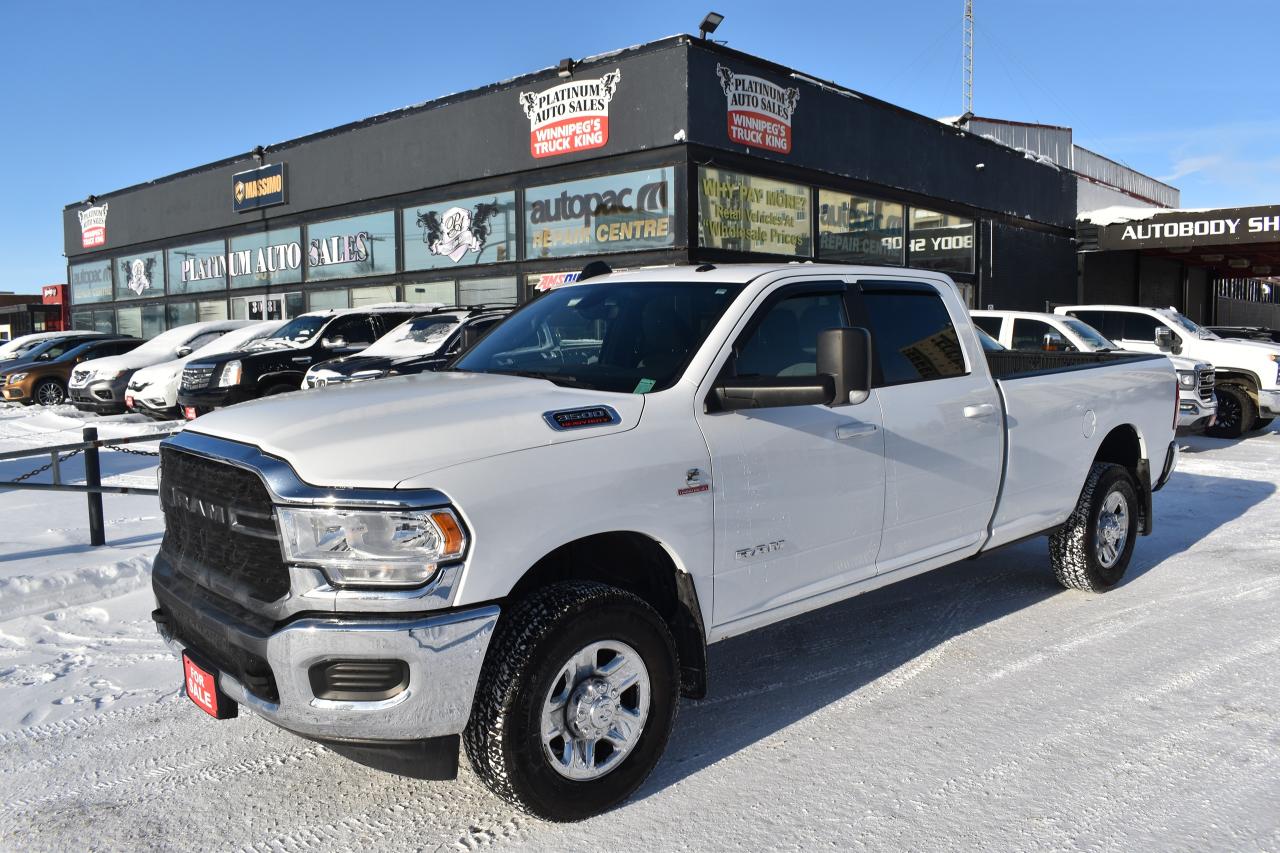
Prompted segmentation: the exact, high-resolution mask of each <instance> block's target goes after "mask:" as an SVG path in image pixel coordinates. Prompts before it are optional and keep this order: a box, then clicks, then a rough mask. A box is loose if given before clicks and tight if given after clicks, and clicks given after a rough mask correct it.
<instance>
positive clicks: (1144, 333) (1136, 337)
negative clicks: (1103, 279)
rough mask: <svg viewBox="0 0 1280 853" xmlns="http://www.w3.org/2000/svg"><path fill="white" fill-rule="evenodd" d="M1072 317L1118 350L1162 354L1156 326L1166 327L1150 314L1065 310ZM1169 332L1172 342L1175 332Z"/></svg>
mask: <svg viewBox="0 0 1280 853" xmlns="http://www.w3.org/2000/svg"><path fill="white" fill-rule="evenodd" d="M1067 313H1068V314H1069V315H1070V316H1072V317H1075V318H1076V319H1078V320H1081V321H1083V322H1085V323H1088V324H1089V325H1090V326H1093V327H1094V328H1095V329H1097V330H1098V331H1099V332H1102V336H1103V337H1105V338H1110V339H1111V340H1112V341H1115V343H1116V345H1118V346H1119V347H1120V349H1125V350H1132V351H1135V352H1155V353H1159V352H1163V350H1161V349H1160V347H1158V346H1156V327H1157V326H1169V324H1168V323H1166V322H1164V321H1163V320H1161V319H1160V318H1159V317H1157V316H1156V315H1154V314H1147V313H1145V312H1142V311H1115V310H1111V309H1108V310H1106V311H1069V312H1067ZM1169 328H1170V329H1172V330H1173V334H1174V337H1175V339H1177V338H1179V337H1180V336H1179V334H1178V331H1179V330H1178V329H1176V328H1175V327H1173V326H1169Z"/></svg>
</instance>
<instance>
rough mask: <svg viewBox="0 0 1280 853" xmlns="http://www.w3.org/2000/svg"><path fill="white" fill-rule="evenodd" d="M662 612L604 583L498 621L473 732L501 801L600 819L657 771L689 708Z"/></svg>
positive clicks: (472, 744) (530, 602) (471, 746)
mask: <svg viewBox="0 0 1280 853" xmlns="http://www.w3.org/2000/svg"><path fill="white" fill-rule="evenodd" d="M679 673H680V666H679V660H678V657H677V653H676V647H675V641H674V640H673V639H672V637H671V632H670V630H668V628H667V625H666V623H665V622H664V621H663V619H662V617H661V616H659V615H658V613H657V612H656V611H655V610H654V609H653V608H652V607H650V606H649V605H648V604H646V603H645V602H644V601H643V600H641V599H640V598H638V597H636V596H634V595H632V594H631V593H628V592H624V591H622V590H620V589H616V588H614V587H610V586H607V585H605V584H600V583H589V582H569V583H559V584H554V585H552V586H549V587H546V588H545V589H543V590H540V591H538V592H536V593H534V594H533V595H531V596H530V597H529V598H526V599H525V600H523V601H521V602H520V603H519V604H517V605H516V606H515V607H514V608H512V609H511V611H509V612H508V613H506V614H504V615H503V619H502V620H501V622H500V623H499V625H498V629H497V632H496V633H495V635H494V638H493V642H492V643H490V645H489V652H488V655H487V656H486V658H485V663H484V667H483V669H482V670H481V673H480V683H479V685H478V687H477V690H476V698H475V704H474V705H473V707H472V711H471V719H470V721H469V722H468V724H467V729H466V731H465V733H464V734H463V742H464V744H465V745H466V750H467V757H468V758H469V759H470V761H471V765H472V767H473V768H475V771H476V773H477V775H479V776H480V778H481V779H482V780H483V781H484V783H485V785H487V786H488V787H489V789H490V790H492V791H493V792H494V793H495V794H497V795H498V796H500V797H502V798H503V799H505V800H507V801H508V802H510V803H512V804H513V805H515V806H517V807H519V808H521V809H524V810H525V811H527V812H529V813H531V814H533V815H536V816H537V817H540V818H544V819H546V820H554V821H574V820H582V819H583V818H587V817H591V816H592V815H597V814H600V813H601V812H603V811H606V810H607V809H609V808H612V807H613V806H615V805H617V804H618V803H620V802H622V801H623V800H625V799H626V798H627V797H629V796H630V795H631V794H632V793H633V792H634V791H635V790H636V788H638V787H639V786H640V784H641V783H642V782H644V780H645V778H646V777H648V775H649V773H650V771H652V770H653V768H654V766H655V765H656V764H657V763H658V759H659V758H661V756H662V752H663V750H664V749H665V748H666V745H667V739H668V737H669V736H670V734H671V726H672V723H673V722H674V720H675V714H676V705H677V702H678V700H679V683H680V682H679Z"/></svg>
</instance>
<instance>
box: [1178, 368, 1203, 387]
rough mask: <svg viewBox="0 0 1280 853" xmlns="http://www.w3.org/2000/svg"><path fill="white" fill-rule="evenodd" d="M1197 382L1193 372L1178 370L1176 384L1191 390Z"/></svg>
mask: <svg viewBox="0 0 1280 853" xmlns="http://www.w3.org/2000/svg"><path fill="white" fill-rule="evenodd" d="M1199 384H1200V379H1199V377H1197V376H1196V375H1195V373H1193V372H1192V371H1190V370H1179V371H1178V385H1179V386H1180V387H1182V388H1186V389H1187V390H1188V391H1193V390H1195V388H1196V386H1197V385H1199Z"/></svg>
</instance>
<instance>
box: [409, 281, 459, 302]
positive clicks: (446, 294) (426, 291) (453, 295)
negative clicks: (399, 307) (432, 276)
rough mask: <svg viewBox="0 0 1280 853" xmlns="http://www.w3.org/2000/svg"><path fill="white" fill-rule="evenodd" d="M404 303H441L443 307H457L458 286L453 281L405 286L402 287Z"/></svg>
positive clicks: (416, 283)
mask: <svg viewBox="0 0 1280 853" xmlns="http://www.w3.org/2000/svg"><path fill="white" fill-rule="evenodd" d="M404 301H405V302H414V303H425V302H441V303H444V304H445V305H457V304H458V285H457V282H455V281H454V280H453V279H449V280H448V281H424V282H415V283H414V284H406V285H405V286H404Z"/></svg>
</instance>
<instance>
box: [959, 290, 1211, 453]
mask: <svg viewBox="0 0 1280 853" xmlns="http://www.w3.org/2000/svg"><path fill="white" fill-rule="evenodd" d="M970 314H971V315H972V316H973V322H974V325H976V326H977V327H978V328H980V329H982V330H983V331H985V332H986V333H987V334H989V335H991V337H993V338H995V339H996V340H998V341H999V342H1000V343H1001V344H1003V345H1004V346H1006V347H1008V348H1009V349H1011V350H1017V351H1020V352H1063V351H1066V352H1071V351H1075V352H1111V351H1116V350H1120V349H1123V347H1120V346H1119V345H1117V344H1115V343H1113V342H1112V341H1111V340H1109V339H1108V338H1106V337H1105V336H1104V335H1103V334H1102V333H1101V332H1099V331H1098V330H1097V329H1095V328H1093V326H1090V325H1089V324H1088V323H1086V322H1084V321H1083V320H1078V319H1076V318H1075V317H1064V316H1062V315H1059V314H1041V313H1038V312H1035V311H971V312H970ZM1169 360H1170V361H1172V362H1173V366H1174V369H1175V370H1177V371H1178V429H1180V430H1187V431H1189V432H1194V431H1201V430H1204V429H1207V428H1208V427H1210V426H1212V425H1213V423H1214V417H1215V415H1216V414H1217V412H1218V401H1217V397H1216V396H1215V394H1214V387H1213V386H1214V370H1213V365H1212V364H1209V363H1208V362H1204V361H1198V360H1196V359H1191V358H1183V357H1182V356H1180V355H1169Z"/></svg>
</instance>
